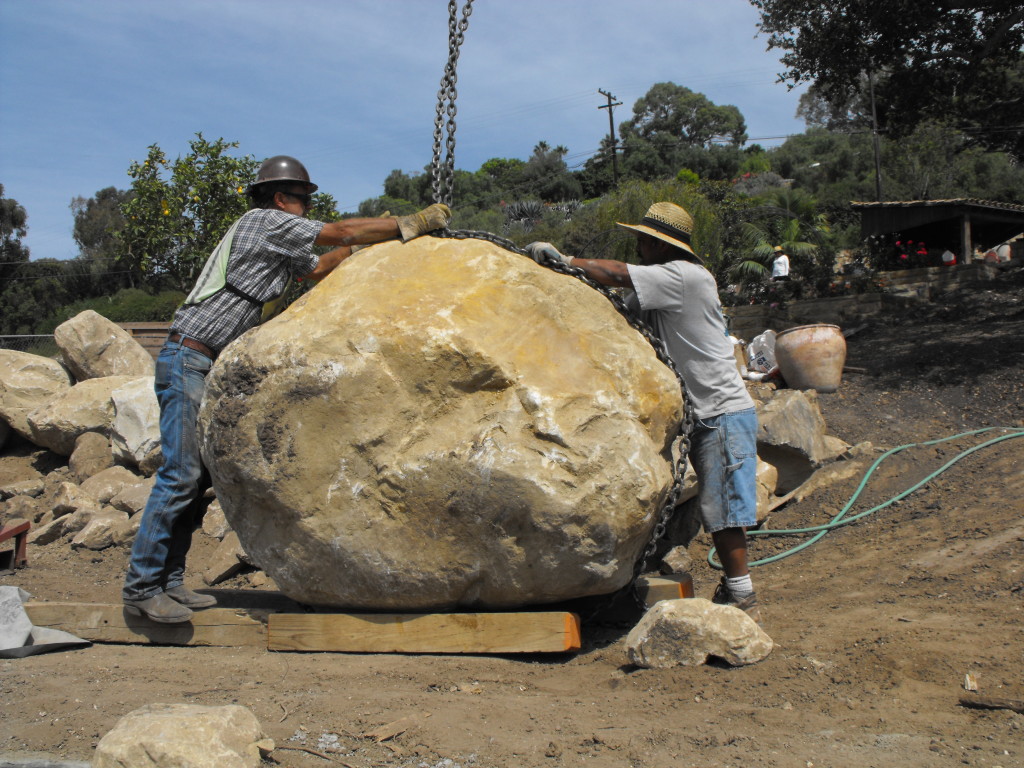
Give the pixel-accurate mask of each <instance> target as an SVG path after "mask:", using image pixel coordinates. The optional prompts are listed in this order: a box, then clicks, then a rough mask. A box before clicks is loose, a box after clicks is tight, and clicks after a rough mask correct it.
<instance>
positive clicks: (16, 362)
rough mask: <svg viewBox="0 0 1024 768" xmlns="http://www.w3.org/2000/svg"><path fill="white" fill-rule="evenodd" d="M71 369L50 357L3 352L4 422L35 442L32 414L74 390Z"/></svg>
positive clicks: (0, 415) (0, 390) (0, 406)
mask: <svg viewBox="0 0 1024 768" xmlns="http://www.w3.org/2000/svg"><path fill="white" fill-rule="evenodd" d="M72 383H73V380H72V378H71V374H70V373H69V371H68V369H67V368H65V367H64V366H63V365H61V364H60V363H58V362H57V361H56V360H51V359H50V358H48V357H42V356H40V355H32V354H29V353H28V352H16V351H14V350H11V349H0V419H3V421H4V422H6V423H7V424H8V425H9V426H10V427H11V428H12V429H13V430H14V431H15V432H17V433H18V434H19V435H21V436H22V437H24V438H26V439H28V440H31V439H32V429H31V427H30V426H29V423H28V415H29V414H30V413H31V412H32V411H34V410H35V409H36V408H38V407H40V406H41V405H43V404H45V403H47V402H49V401H50V400H52V399H53V398H54V397H56V396H57V395H58V394H60V393H61V392H64V391H66V390H68V389H70V388H71V384H72Z"/></svg>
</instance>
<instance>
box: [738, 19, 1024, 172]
mask: <svg viewBox="0 0 1024 768" xmlns="http://www.w3.org/2000/svg"><path fill="white" fill-rule="evenodd" d="M751 3H752V4H753V5H754V6H755V7H756V8H757V9H758V10H759V11H760V13H761V22H760V24H759V28H760V30H761V31H762V32H763V33H765V34H767V35H768V45H769V47H770V48H776V49H780V50H782V51H784V53H783V55H782V63H783V65H785V66H786V67H787V69H786V70H785V71H784V72H783V73H782V74H781V78H782V79H784V80H787V81H789V82H790V83H792V84H798V83H813V84H814V88H815V90H816V93H817V95H818V96H820V97H821V98H822V99H824V101H825V102H827V103H828V104H829V105H831V106H832V107H833V108H834V110H835V111H836V112H842V111H843V110H844V109H845V108H846V107H847V106H849V105H851V104H856V103H857V102H858V101H859V102H860V103H863V94H864V92H865V88H864V85H865V82H866V78H867V76H871V77H872V78H873V79H874V81H875V84H876V91H877V93H876V96H877V102H878V104H879V105H881V107H882V109H881V110H880V112H879V120H880V123H881V125H882V126H883V127H884V128H886V129H887V130H888V131H889V134H890V135H891V136H897V135H905V134H907V133H910V132H911V131H912V130H913V129H914V128H915V127H916V126H917V125H918V123H919V121H920V120H921V119H922V118H928V117H931V118H952V119H954V120H955V121H956V124H957V126H958V127H959V128H960V129H961V130H963V131H965V132H967V133H969V134H970V135H971V136H972V137H973V138H974V139H975V140H976V141H978V142H980V143H982V144H984V145H985V146H988V147H990V148H997V149H1003V150H1006V151H1009V152H1011V153H1013V154H1014V155H1015V156H1016V157H1017V158H1018V159H1020V158H1022V157H1024V132H1021V130H1020V125H1021V123H1022V122H1024V10H1022V6H1021V5H1020V4H1019V3H1014V2H1009V1H1008V0H974V1H973V2H972V1H971V0H944V1H942V2H938V3H935V2H924V1H923V0H886V2H878V1H875V2H872V1H871V0H841V1H840V2H831V3H821V2H817V0H751ZM857 111H860V112H863V108H858V110H857Z"/></svg>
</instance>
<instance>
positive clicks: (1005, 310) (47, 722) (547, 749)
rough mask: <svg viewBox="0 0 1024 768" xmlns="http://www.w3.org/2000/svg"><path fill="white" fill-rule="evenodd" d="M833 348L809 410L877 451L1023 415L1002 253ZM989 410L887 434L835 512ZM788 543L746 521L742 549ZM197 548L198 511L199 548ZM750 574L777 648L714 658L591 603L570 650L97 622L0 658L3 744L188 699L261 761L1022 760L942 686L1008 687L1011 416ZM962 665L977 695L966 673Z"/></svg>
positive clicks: (49, 744)
mask: <svg viewBox="0 0 1024 768" xmlns="http://www.w3.org/2000/svg"><path fill="white" fill-rule="evenodd" d="M848 346H849V355H848V359H847V364H848V366H851V367H853V368H857V369H863V370H864V371H865V372H849V373H847V374H846V376H845V377H844V382H843V385H842V387H841V388H840V390H839V391H838V392H837V393H835V394H831V395H821V396H820V402H821V407H822V411H823V413H824V415H825V419H826V422H827V424H828V431H829V433H830V434H833V435H836V436H837V437H840V438H842V439H844V440H846V441H847V442H848V443H851V444H853V443H860V442H863V441H870V442H871V443H872V444H873V445H874V446H875V448H876V449H878V450H876V452H875V453H874V454H873V456H874V457H877V456H878V455H880V453H881V450H885V449H889V448H893V447H896V446H901V445H906V444H912V443H921V442H924V441H928V440H935V439H938V438H943V437H948V436H953V435H956V434H958V433H961V432H965V431H968V430H973V429H979V428H983V427H1000V426H1016V427H1022V426H1024V387H1022V386H1021V376H1022V371H1024V273H1022V272H1021V271H1020V270H1017V271H1016V272H1010V273H1005V274H1003V275H1002V276H1001V277H1000V278H999V280H998V281H994V282H993V283H991V284H989V285H986V286H985V287H984V288H982V289H978V290H976V291H972V292H971V293H969V294H967V295H960V296H955V297H944V298H942V299H940V300H938V301H936V302H934V303H932V304H928V305H924V306H918V307H916V308H913V309H910V310H907V311H905V312H901V313H899V314H898V315H893V316H890V317H886V318H883V319H879V320H877V321H875V322H873V323H871V324H870V325H869V327H866V328H864V329H863V330H860V331H858V332H857V333H855V334H854V335H853V336H851V337H850V338H849V340H848ZM997 434H999V433H989V434H987V435H977V436H972V437H962V438H958V439H956V440H954V441H952V442H947V443H941V444H937V445H933V446H923V447H916V448H909V449H907V450H904V451H901V452H899V453H896V454H895V455H894V456H893V457H892V458H891V459H889V460H887V461H886V462H885V463H884V464H882V466H881V467H880V468H879V469H878V471H877V472H875V474H874V475H873V477H872V479H871V481H870V483H869V484H868V486H867V488H866V490H865V492H864V493H863V494H862V496H861V498H860V499H859V500H858V501H857V503H856V505H855V507H854V509H853V511H852V512H851V513H850V515H852V514H854V513H856V512H859V511H862V510H866V509H870V508H871V507H873V506H876V505H878V504H879V503H881V502H883V501H885V500H888V499H890V498H892V497H894V496H895V495H897V494H899V493H900V492H902V491H903V490H905V489H906V488H908V487H910V486H911V485H913V484H914V483H915V482H917V481H918V480H919V479H921V478H923V477H925V476H926V475H928V474H930V473H931V472H933V471H935V470H936V469H938V468H939V467H941V466H942V465H943V464H945V463H946V462H947V461H949V460H950V459H952V458H953V457H954V456H956V455H957V454H958V453H959V452H960V451H962V450H965V449H966V448H968V447H970V446H972V445H977V444H978V443H980V442H982V441H984V440H985V439H988V438H990V437H994V436H996V435H997ZM871 460H872V459H870V458H869V460H868V462H865V469H866V466H867V463H869V462H870V461H871ZM15 461H18V460H17V459H3V460H0V470H2V469H3V467H4V464H3V462H15ZM8 468H9V467H8ZM861 474H862V473H861ZM861 474H858V475H857V476H856V477H854V478H852V479H850V480H849V481H844V482H843V483H841V484H839V485H835V486H832V487H831V488H829V489H827V490H824V491H821V492H818V493H816V494H814V495H813V496H811V497H810V498H808V499H805V500H803V501H801V502H799V503H791V504H789V505H786V506H783V507H781V508H780V509H778V510H776V512H775V513H774V514H773V515H772V517H771V519H770V521H769V527H772V528H793V527H800V526H806V525H809V524H820V523H824V522H827V521H828V520H829V519H831V517H832V516H834V515H835V514H836V513H837V512H838V511H839V510H840V509H841V508H842V507H843V505H844V504H845V503H846V502H847V500H848V499H850V497H851V496H852V495H853V493H854V491H855V490H856V487H857V484H858V483H859V480H860V477H861ZM800 541H803V539H800V538H785V539H781V538H772V539H758V540H756V541H754V542H752V554H753V556H754V557H762V556H766V555H768V554H772V553H776V552H779V551H781V550H782V549H783V548H786V547H790V546H792V545H794V544H796V543H798V542H800ZM707 546H708V542H707V539H706V537H704V536H700V537H698V539H697V540H696V541H695V542H694V544H693V545H692V547H691V553H692V555H693V560H694V566H693V575H694V581H695V585H696V590H697V594H698V596H702V597H710V594H711V592H712V590H713V587H714V584H715V582H716V581H717V575H716V573H715V572H714V571H712V570H711V568H710V567H709V566H708V565H707V563H706V562H705V560H704V557H705V555H706V551H707ZM208 547H212V542H211V540H209V539H206V538H205V537H203V536H201V535H197V537H196V556H198V557H201V556H202V554H203V551H204V549H206V548H208ZM31 557H32V560H31V563H30V567H28V568H26V569H22V570H20V571H17V572H15V573H14V574H13V575H12V574H7V575H4V576H2V577H0V583H3V584H17V585H19V586H22V587H23V588H25V589H26V590H28V591H29V592H31V593H32V594H33V595H34V596H35V598H36V599H37V600H45V601H73V600H78V601H88V602H113V603H116V602H118V599H119V589H120V583H121V578H122V574H123V572H124V569H125V560H126V553H125V552H124V551H123V550H121V549H111V550H106V551H103V552H98V553H94V552H85V551H77V552H72V551H71V550H69V549H68V548H66V547H53V546H51V547H44V548H39V549H38V550H34V551H33V552H32V553H31ZM195 578H196V579H198V577H195ZM754 579H755V585H756V587H757V589H758V594H759V596H760V599H761V602H762V605H763V606H764V610H765V613H766V628H767V631H768V632H769V634H770V635H771V636H772V638H773V639H774V640H775V642H776V648H775V650H774V652H773V653H772V654H771V656H769V657H768V658H767V659H766V660H765V661H763V662H761V663H759V664H756V665H753V666H750V667H744V668H736V669H733V668H729V667H726V666H724V665H721V664H715V663H712V664H707V665H704V666H700V667H696V668H677V669H673V670H668V671H665V670H645V669H636V668H633V667H631V666H629V665H628V663H627V661H626V658H625V655H624V650H623V641H624V638H625V635H626V633H627V631H628V629H629V627H628V626H627V625H614V624H608V623H602V624H598V623H589V624H584V627H583V648H582V650H581V651H580V652H578V653H573V654H568V655H565V656H554V657H552V656H546V655H536V656H527V657H520V656H497V657H495V656H402V655H385V654H380V655H373V654H367V655H347V654H301V653H270V652H265V651H259V650H254V649H248V648H244V649H235V648H188V647H159V646H126V645H99V644H96V645H92V646H91V647H87V648H84V649H80V650H74V651H68V652H60V653H51V654H46V655H40V656H34V657H29V658H26V659H21V660H14V661H0V698H2V702H3V703H2V708H0V765H2V764H3V763H4V761H5V760H7V761H11V760H17V759H22V760H24V759H28V758H33V757H34V758H43V757H46V758H49V759H54V760H68V761H72V760H77V761H87V760H89V758H90V755H91V753H92V750H93V747H94V745H95V744H96V742H97V741H98V740H99V738H100V737H101V736H102V735H103V734H105V733H106V732H107V731H108V730H110V729H111V728H112V727H113V725H114V724H115V723H116V722H117V720H118V719H119V718H120V717H121V716H122V715H124V714H125V713H127V712H130V711H131V710H134V709H136V708H138V707H140V706H142V705H144V704H147V703H152V702H192V703H199V704H205V705H220V704H227V703H238V704H242V705H244V706H246V707H248V708H250V709H251V710H252V711H253V713H254V714H255V715H256V717H257V718H258V719H259V721H260V723H261V725H262V726H263V728H264V730H265V731H266V732H267V734H268V735H269V736H270V737H272V738H273V739H274V741H275V742H276V744H277V745H278V747H279V748H278V749H277V750H276V751H275V752H274V753H273V754H272V758H273V760H275V761H276V762H277V763H278V764H280V765H284V766H295V768H305V767H306V766H330V765H340V766H353V767H357V768H363V767H364V766H396V767H397V766H402V767H403V768H404V767H406V766H410V767H412V766H417V767H418V766H426V767H428V768H435V767H436V768H455V767H457V766H462V767H464V768H468V767H469V766H481V767H488V766H518V767H522V768H532V767H534V766H551V767H552V768H557V766H563V765H565V766H569V765H591V766H633V767H636V768H669V767H670V766H672V767H675V766H701V767H702V768H705V767H709V766H720V767H722V768H724V767H725V766H765V767H774V766H779V767H780V768H781V767H785V768H789V767H799V768H812V767H824V766H858V767H860V766H879V767H881V766H897V765H898V766H908V767H910V768H916V767H921V768H923V767H924V766H953V765H970V766H987V767H988V768H994V767H995V766H1002V767H1003V768H1011V766H1024V714H1018V713H1016V712H1014V711H1012V710H1010V709H992V710H985V709H975V708H968V707H965V706H962V705H961V703H960V699H961V698H962V697H966V696H985V697H996V698H1001V699H1012V700H1017V701H1018V702H1019V701H1020V700H1024V440H1020V439H1017V440H1006V441H1004V442H1001V443H999V444H997V445H995V446H992V447H989V448H985V449H983V450H980V451H978V452H976V453H973V454H971V455H969V456H967V457H965V458H964V459H963V460H962V461H959V462H958V463H956V464H954V465H953V466H951V467H950V468H949V469H948V470H946V471H945V472H943V473H942V474H941V475H940V476H939V477H937V478H936V479H935V480H934V481H932V482H931V483H929V484H928V485H926V486H925V487H923V488H921V489H920V490H918V491H916V492H915V493H913V494H911V495H910V496H908V497H906V498H904V499H903V500H902V501H900V502H898V503H897V504H895V505H892V506H889V507H885V508H883V509H880V510H879V511H877V512H875V513H874V514H872V515H870V516H868V517H866V518H864V519H862V520H861V521H860V522H858V523H856V524H854V525H850V526H847V527H843V528H839V529H836V530H834V531H832V532H831V533H829V534H828V535H827V536H826V537H824V538H823V539H822V540H821V541H819V542H818V543H816V544H815V545H813V546H812V547H810V548H808V549H805V550H803V551H801V552H799V553H797V554H795V555H793V556H791V557H787V558H785V559H781V560H778V561H775V562H772V563H769V564H766V565H763V566H760V567H757V568H756V569H755V571H754ZM246 583H247V582H246V577H244V576H243V577H239V578H238V579H236V581H234V582H230V583H229V584H228V585H227V586H233V587H237V586H245V585H246ZM194 586H200V587H201V586H202V585H201V583H197V584H195V585H194ZM967 674H970V675H972V676H973V677H974V678H975V679H976V681H977V687H978V691H977V693H968V692H966V691H965V690H964V681H965V675H967ZM402 718H410V719H409V720H407V721H405V722H406V724H407V725H408V726H409V727H408V729H407V730H406V731H405V732H404V733H402V734H401V735H399V736H397V737H396V738H394V739H391V740H388V741H384V742H381V743H378V742H376V741H375V740H373V739H372V738H367V737H365V736H364V734H366V733H367V732H368V731H371V730H373V729H374V728H377V727H379V726H381V725H384V724H387V723H392V722H394V721H398V720H400V719H402ZM286 748H287V749H286ZM304 750H305V751H304ZM314 753H319V754H314Z"/></svg>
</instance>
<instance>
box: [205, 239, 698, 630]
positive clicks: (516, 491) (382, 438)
mask: <svg viewBox="0 0 1024 768" xmlns="http://www.w3.org/2000/svg"><path fill="white" fill-rule="evenodd" d="M681 414H682V396H681V393H680V388H679V383H678V380H677V379H676V377H675V375H674V374H673V373H672V372H671V371H670V370H669V368H668V367H666V366H665V365H664V364H662V363H661V362H660V361H659V360H658V358H657V356H656V354H655V352H654V350H653V348H652V347H651V345H650V344H649V343H648V342H647V341H646V340H645V339H644V338H643V336H642V335H641V334H640V333H638V332H637V331H636V330H635V329H634V328H633V327H631V326H630V325H629V323H628V322H627V320H626V319H625V318H623V317H622V316H621V315H620V314H619V313H618V312H617V311H616V309H615V308H614V307H613V305H612V304H611V303H610V302H609V301H608V299H607V298H606V297H605V296H603V295H602V294H600V293H598V292H597V291H595V290H593V289H592V288H590V287H588V286H587V285H585V284H583V283H582V282H580V281H578V280H576V279H575V278H573V277H570V276H566V275H561V274H558V273H556V272H553V271H551V270H548V269H546V268H543V267H540V266H538V265H536V264H534V263H533V262H532V261H531V260H529V259H527V258H525V257H523V256H520V255H518V254H514V253H512V252H509V251H507V250H505V249H503V248H501V247H499V246H497V245H494V244H492V243H489V242H486V241H483V240H450V239H439V238H430V237H424V238H419V239H417V240H413V241H411V242H409V243H406V244H402V243H398V242H390V243H384V244H380V245H376V246H373V247H370V248H366V249H363V250H362V251H360V252H359V253H358V254H357V255H355V256H353V257H352V258H351V259H349V260H347V261H346V262H345V263H344V264H343V265H342V266H341V267H340V268H339V269H337V270H335V271H334V272H333V273H332V274H331V275H330V276H329V277H328V278H327V279H326V280H324V281H323V283H322V284H321V285H320V286H318V287H317V288H316V289H315V290H314V291H312V292H310V293H308V294H307V295H305V296H304V297H303V298H301V299H300V300H299V301H297V302H296V303H295V304H293V305H292V307H290V308H289V310H288V311H287V312H285V313H284V314H282V315H281V316H279V317H278V318H276V319H275V320H273V321H271V322H269V323H267V324H265V325H263V326H260V327H258V328H255V329H253V330H252V331H250V332H248V333H246V334H244V335H243V336H242V337H240V338H239V339H237V340H236V341H235V342H234V343H232V344H231V345H229V346H228V348H227V349H226V350H225V351H224V352H223V353H222V354H221V356H220V357H219V358H218V361H217V364H216V365H215V367H214V369H213V371H212V372H211V373H210V376H209V378H208V380H207V391H206V397H205V399H204V402H203V406H202V410H201V414H200V440H201V445H202V450H203V457H204V461H205V463H206V465H207V466H208V467H209V469H210V472H211V475H212V476H213V481H214V486H215V487H216V489H217V497H218V499H219V500H220V502H221V504H222V506H223V508H224V512H225V515H226V516H227V519H228V522H229V523H230V524H231V526H232V528H233V529H234V530H235V531H236V532H237V534H238V536H239V538H240V541H241V543H242V545H243V546H244V548H245V550H246V551H247V552H248V553H249V555H250V556H251V557H252V559H253V560H254V561H255V562H256V563H258V565H259V566H260V567H261V568H263V569H264V570H265V571H266V572H267V574H268V575H270V576H271V577H272V578H273V580H274V581H275V582H276V583H277V585H278V586H279V587H280V589H281V590H282V591H283V592H285V593H286V594H287V595H289V596H290V597H292V598H293V599H296V600H299V601H301V602H305V603H309V604H313V605H324V606H335V607H345V608H368V609H380V610H439V609H450V608H455V607H479V608H501V607H512V606H519V605H527V604H537V603H545V602H554V601H558V600H563V599H567V598H572V597H582V596H587V595H596V594H604V593H608V592H613V591H615V590H616V589H618V588H620V587H622V586H624V585H625V584H627V583H628V582H629V581H630V578H631V576H632V570H633V565H634V562H635V561H636V559H637V557H638V556H639V555H640V554H641V552H642V551H643V549H644V546H645V545H646V543H647V541H648V538H649V536H650V534H651V531H652V529H653V527H654V524H655V522H656V518H657V514H658V512H659V511H660V508H661V506H662V504H663V502H664V499H665V498H666V497H667V494H668V492H669V490H670V489H671V486H672V459H673V452H672V447H673V441H674V438H675V436H676V434H677V432H678V427H679V422H680V420H681Z"/></svg>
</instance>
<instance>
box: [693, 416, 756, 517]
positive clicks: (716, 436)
mask: <svg viewBox="0 0 1024 768" xmlns="http://www.w3.org/2000/svg"><path fill="white" fill-rule="evenodd" d="M690 463H691V464H692V465H693V470H694V472H696V473H697V481H698V483H697V490H698V499H699V501H700V516H701V521H702V522H703V523H704V530H705V531H707V532H708V533H715V532H717V531H721V530H723V529H725V528H749V527H751V526H753V525H756V524H757V414H756V412H755V411H754V409H753V408H748V409H746V410H743V411H737V412H736V413H721V414H719V415H717V416H711V417H708V418H706V419H701V418H697V419H695V420H694V425H693V434H692V435H691V437H690Z"/></svg>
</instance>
